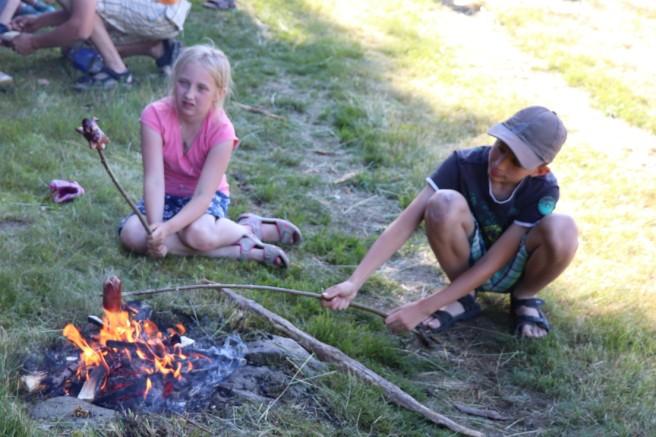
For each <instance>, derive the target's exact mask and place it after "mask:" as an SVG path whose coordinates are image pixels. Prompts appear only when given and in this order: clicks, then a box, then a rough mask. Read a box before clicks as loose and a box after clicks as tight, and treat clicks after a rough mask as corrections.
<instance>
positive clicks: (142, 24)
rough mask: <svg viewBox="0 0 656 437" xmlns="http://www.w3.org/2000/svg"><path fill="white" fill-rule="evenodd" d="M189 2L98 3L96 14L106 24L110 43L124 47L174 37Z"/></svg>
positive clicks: (114, 0) (109, 0)
mask: <svg viewBox="0 0 656 437" xmlns="http://www.w3.org/2000/svg"><path fill="white" fill-rule="evenodd" d="M190 9H191V3H189V2H188V1H187V0H178V1H177V2H176V3H174V4H172V5H165V4H163V3H160V2H159V1H156V0H98V1H97V3H96V12H97V13H98V15H100V16H101V17H102V19H103V20H104V21H105V22H106V23H107V24H109V27H108V31H109V32H110V34H111V37H112V41H114V43H118V44H127V43H131V42H138V41H144V40H151V41H152V40H155V41H157V40H163V39H171V38H175V37H176V36H177V35H178V34H179V33H180V32H181V31H182V28H183V27H184V22H185V20H186V19H187V15H189V11H190Z"/></svg>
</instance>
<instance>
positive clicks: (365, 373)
mask: <svg viewBox="0 0 656 437" xmlns="http://www.w3.org/2000/svg"><path fill="white" fill-rule="evenodd" d="M220 291H221V292H223V293H224V294H225V295H226V296H228V297H229V298H230V299H231V300H232V301H233V302H235V303H236V304H237V305H238V306H239V307H240V308H242V309H245V310H248V311H251V312H254V313H256V314H258V315H260V316H262V317H264V318H265V319H267V320H268V321H269V322H270V323H271V324H273V325H274V326H275V327H276V328H278V329H279V330H281V331H282V332H284V333H285V334H286V335H288V336H289V337H291V338H293V339H294V340H296V341H297V342H298V343H299V344H300V345H301V346H303V347H304V348H306V349H307V350H309V351H312V352H314V353H315V354H316V355H317V356H318V357H319V358H321V359H322V360H324V361H329V362H331V363H334V364H336V365H337V366H338V367H340V368H342V369H345V370H347V371H350V372H352V373H354V374H356V375H357V376H359V377H360V378H362V379H364V380H365V381H367V382H369V383H371V384H373V385H375V386H377V387H380V388H381V389H382V390H383V392H384V393H385V395H386V396H387V398H388V399H390V400H391V401H392V402H394V403H395V404H397V405H400V406H401V407H404V408H407V409H408V410H411V411H414V412H416V413H419V414H421V415H422V416H424V417H425V418H426V419H428V420H430V421H431V422H433V423H436V424H438V425H442V426H445V427H447V428H449V429H451V430H453V431H456V432H459V433H461V434H464V435H468V436H474V437H479V436H483V434H482V433H480V432H478V431H476V430H473V429H470V428H467V427H464V426H462V425H460V424H458V423H456V422H454V421H453V420H451V419H449V418H448V417H446V416H443V415H441V414H439V413H436V412H435V411H433V410H431V409H429V408H428V407H426V406H425V405H423V404H422V403H420V402H419V401H417V400H416V399H415V398H413V397H412V396H410V395H409V394H408V393H406V392H404V391H403V390H401V389H400V388H399V387H398V386H396V385H395V384H393V383H392V382H390V381H388V380H387V379H385V378H383V377H382V376H380V375H378V374H377V373H375V372H374V371H372V370H370V369H369V368H367V367H365V366H364V365H363V364H362V363H360V362H359V361H356V360H354V359H353V358H351V357H349V356H348V355H346V354H344V353H343V352H342V351H340V350H339V349H337V348H335V347H333V346H330V345H327V344H325V343H322V342H320V341H319V340H317V339H316V338H314V337H312V336H311V335H309V334H307V333H306V332H304V331H301V330H300V329H298V328H297V327H296V326H294V325H293V324H292V323H291V322H289V321H288V320H286V319H284V318H282V317H280V316H279V315H277V314H275V313H273V312H271V311H269V310H267V309H266V308H264V307H263V306H261V305H260V304H258V303H257V302H255V301H253V300H250V299H246V298H245V297H243V296H241V295H239V294H237V293H236V292H234V291H232V290H230V289H228V288H222V289H220Z"/></svg>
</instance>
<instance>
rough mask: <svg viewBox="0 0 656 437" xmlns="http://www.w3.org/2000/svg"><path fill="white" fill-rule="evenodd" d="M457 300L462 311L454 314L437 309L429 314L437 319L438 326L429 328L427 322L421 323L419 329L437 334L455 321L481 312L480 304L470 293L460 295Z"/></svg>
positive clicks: (471, 317)
mask: <svg viewBox="0 0 656 437" xmlns="http://www.w3.org/2000/svg"><path fill="white" fill-rule="evenodd" d="M458 302H460V305H462V308H463V312H462V313H460V314H458V315H455V316H454V315H452V314H451V313H449V312H448V311H444V310H437V311H435V312H434V313H433V314H431V317H432V318H434V319H437V320H439V322H440V326H438V327H437V328H431V327H430V326H428V325H427V324H425V323H423V324H421V325H419V326H420V327H421V329H424V330H427V331H429V332H430V333H431V334H437V333H439V332H444V331H446V330H447V329H449V328H450V327H452V326H453V325H455V324H456V323H457V322H460V321H463V320H469V319H473V318H474V317H476V316H478V315H479V314H481V306H480V305H479V304H478V303H476V298H475V297H474V296H472V295H471V294H468V295H466V296H463V297H461V298H460V299H458Z"/></svg>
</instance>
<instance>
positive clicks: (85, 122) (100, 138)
mask: <svg viewBox="0 0 656 437" xmlns="http://www.w3.org/2000/svg"><path fill="white" fill-rule="evenodd" d="M97 121H98V119H97V118H95V117H93V118H84V119H82V126H80V127H78V128H76V129H75V131H76V132H77V133H79V134H80V135H82V136H83V137H84V138H85V139H86V140H87V141H88V142H89V147H90V148H91V149H94V150H96V151H97V152H98V156H100V162H101V163H102V165H103V167H105V170H107V174H109V177H110V179H111V180H112V182H114V185H115V186H116V188H118V191H119V192H120V193H121V195H122V196H123V198H124V199H125V201H126V202H128V205H130V208H132V211H133V212H134V213H135V214H136V215H137V217H138V218H139V221H140V222H141V224H142V225H143V227H144V229H145V230H146V233H147V234H148V235H151V233H152V232H151V230H150V227H149V226H148V222H147V221H146V218H145V217H144V216H143V214H141V211H139V209H138V208H137V207H136V206H135V204H134V203H133V202H132V200H130V198H129V197H128V195H127V193H126V192H125V190H124V189H123V187H122V186H121V184H119V183H118V180H117V179H116V176H114V173H113V172H112V169H111V168H109V165H108V164H107V160H106V159H105V154H104V153H103V150H105V145H107V143H109V138H108V137H107V135H105V133H104V132H103V131H102V130H101V129H100V127H98V124H97V123H96V122H97Z"/></svg>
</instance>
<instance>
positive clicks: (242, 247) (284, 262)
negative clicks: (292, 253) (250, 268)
mask: <svg viewBox="0 0 656 437" xmlns="http://www.w3.org/2000/svg"><path fill="white" fill-rule="evenodd" d="M236 246H239V260H240V261H247V260H256V261H259V262H261V263H263V264H266V265H268V266H271V267H276V268H279V269H286V268H287V267H288V266H289V257H288V256H287V254H286V253H285V252H284V251H283V250H282V249H281V248H279V247H278V246H274V245H273V244H266V243H262V242H261V241H260V240H259V238H257V237H256V236H254V235H244V236H243V237H241V238H240V239H239V241H238V242H237V243H236ZM253 249H260V250H262V251H263V252H264V256H263V259H262V260H259V259H256V258H252V257H250V256H249V254H250V252H251V250H253Z"/></svg>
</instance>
